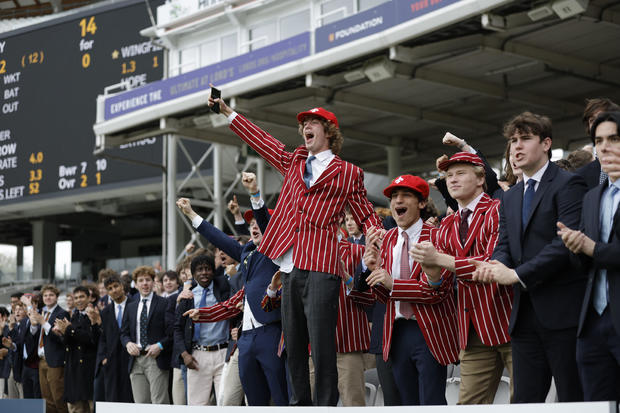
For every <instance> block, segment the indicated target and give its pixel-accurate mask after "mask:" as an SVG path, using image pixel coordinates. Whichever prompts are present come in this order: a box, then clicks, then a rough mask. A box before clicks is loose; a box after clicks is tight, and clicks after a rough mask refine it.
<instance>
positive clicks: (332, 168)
mask: <svg viewBox="0 0 620 413" xmlns="http://www.w3.org/2000/svg"><path fill="white" fill-rule="evenodd" d="M341 165H342V160H341V159H340V158H339V157H338V156H337V155H336V156H334V159H332V161H331V162H330V163H329V165H327V168H325V170H324V171H323V173H322V174H321V176H320V177H319V179H317V181H316V182H315V183H314V185H312V186H311V187H310V189H308V191H313V190H316V189H318V188H320V187H322V186H324V185H325V184H326V183H328V182H329V181H331V180H332V179H333V178H334V177H335V176H336V175H338V173H339V172H340V167H341ZM302 180H303V179H302ZM304 185H305V183H304Z"/></svg>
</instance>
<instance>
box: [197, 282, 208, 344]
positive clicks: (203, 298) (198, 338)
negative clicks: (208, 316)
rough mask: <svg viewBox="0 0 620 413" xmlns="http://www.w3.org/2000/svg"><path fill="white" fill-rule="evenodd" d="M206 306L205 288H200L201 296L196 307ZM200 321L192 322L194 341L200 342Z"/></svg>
mask: <svg viewBox="0 0 620 413" xmlns="http://www.w3.org/2000/svg"><path fill="white" fill-rule="evenodd" d="M206 306H207V289H206V288H203V289H202V296H201V297H200V304H198V308H202V307H206ZM201 326H202V323H194V341H195V342H196V343H200V327H201Z"/></svg>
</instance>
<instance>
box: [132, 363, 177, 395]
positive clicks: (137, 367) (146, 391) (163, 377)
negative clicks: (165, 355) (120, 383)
mask: <svg viewBox="0 0 620 413" xmlns="http://www.w3.org/2000/svg"><path fill="white" fill-rule="evenodd" d="M129 379H130V380H131V391H132V392H133V399H134V401H135V402H136V403H153V404H170V398H169V397H168V370H162V369H160V368H159V367H158V366H157V361H156V360H155V359H154V358H153V357H147V356H138V357H136V359H135V360H134V362H133V367H132V368H131V373H130V374H129Z"/></svg>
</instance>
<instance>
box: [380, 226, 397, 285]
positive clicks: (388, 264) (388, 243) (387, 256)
mask: <svg viewBox="0 0 620 413" xmlns="http://www.w3.org/2000/svg"><path fill="white" fill-rule="evenodd" d="M397 238H398V227H396V228H393V229H391V230H389V231H388V232H387V234H386V237H385V240H384V241H383V246H384V248H383V254H382V257H383V262H384V264H385V265H384V266H383V268H384V269H385V270H386V271H387V272H388V274H390V275H392V250H393V249H394V245H396V240H397Z"/></svg>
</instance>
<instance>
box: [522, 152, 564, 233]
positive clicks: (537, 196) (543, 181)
mask: <svg viewBox="0 0 620 413" xmlns="http://www.w3.org/2000/svg"><path fill="white" fill-rule="evenodd" d="M558 169H559V168H558V167H557V166H556V165H555V164H554V163H553V162H551V161H550V162H549V166H547V170H546V171H545V173H544V174H543V176H542V178H540V183H539V184H538V189H536V192H535V193H534V199H532V208H531V209H530V215H529V216H528V217H527V220H526V221H525V228H524V229H523V232H525V230H527V227H528V226H529V224H530V221H531V220H532V216H533V215H534V212H535V211H536V208H537V207H538V204H540V200H541V199H542V197H543V195H544V194H545V191H546V190H547V188H549V186H551V182H552V181H553V178H555V176H556V175H557V173H558ZM521 199H522V200H523V195H521ZM521 202H522V203H523V201H521Z"/></svg>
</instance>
